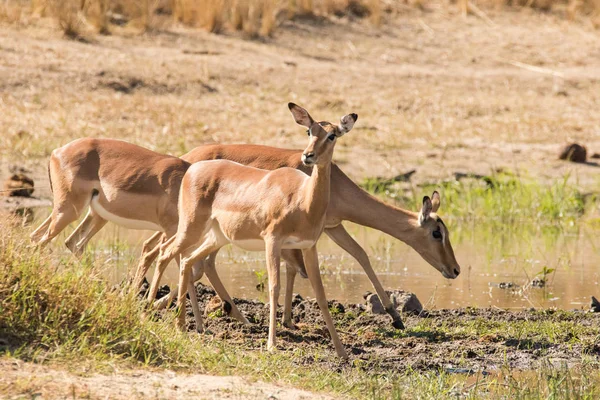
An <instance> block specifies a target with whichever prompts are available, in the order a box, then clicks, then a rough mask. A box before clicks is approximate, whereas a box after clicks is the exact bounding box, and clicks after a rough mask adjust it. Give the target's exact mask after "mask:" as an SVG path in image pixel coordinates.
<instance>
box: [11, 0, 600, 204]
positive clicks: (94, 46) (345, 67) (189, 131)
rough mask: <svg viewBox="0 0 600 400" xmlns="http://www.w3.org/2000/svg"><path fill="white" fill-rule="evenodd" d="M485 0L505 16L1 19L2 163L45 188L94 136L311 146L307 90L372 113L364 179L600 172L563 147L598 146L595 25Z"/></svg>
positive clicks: (316, 105)
mask: <svg viewBox="0 0 600 400" xmlns="http://www.w3.org/2000/svg"><path fill="white" fill-rule="evenodd" d="M399 7H401V6H399ZM486 12H487V13H488V15H489V16H490V18H491V19H492V20H493V21H494V23H495V25H494V26H490V25H489V24H488V23H486V22H485V21H483V20H481V19H479V18H476V17H470V18H468V19H463V18H462V17H461V16H459V15H458V14H457V13H456V12H455V9H454V8H453V7H448V6H446V5H441V4H436V3H428V5H427V6H426V9H425V10H424V11H420V10H417V9H413V8H410V7H408V8H401V9H400V10H399V11H398V14H397V15H395V16H387V21H386V22H385V24H384V25H383V27H382V28H375V27H373V26H371V25H369V24H368V23H367V22H357V21H349V20H347V19H344V18H342V19H336V18H332V19H308V20H307V19H300V20H296V21H289V22H286V23H284V25H283V26H281V27H280V29H278V30H277V31H276V33H275V35H274V37H273V38H270V39H267V40H263V41H248V40H244V39H242V38H240V37H238V36H235V35H213V34H208V33H205V32H202V31H198V30H190V29H184V28H180V27H172V28H169V29H168V30H164V31H157V32H153V33H149V34H145V35H141V36H131V37H124V36H119V35H113V36H96V37H94V38H93V41H92V42H91V43H80V42H75V41H70V40H65V39H64V38H62V36H61V33H60V32H58V31H57V30H56V29H55V28H54V27H53V26H51V25H50V22H49V21H40V22H39V23H37V24H36V25H34V26H26V27H24V26H15V25H4V26H3V25H0V88H1V90H0V108H1V110H2V112H0V125H1V126H2V130H3V132H2V135H1V137H2V139H1V140H0V154H2V165H0V177H5V176H6V175H7V174H8V172H9V168H10V167H11V166H15V165H18V166H20V167H24V168H26V169H27V170H29V171H31V172H30V174H33V175H34V176H35V178H37V179H36V180H37V182H38V184H37V186H38V190H37V192H36V193H37V194H38V195H42V196H48V194H49V193H48V184H47V178H46V172H45V166H46V163H47V159H48V155H49V154H50V152H51V150H52V149H53V148H56V147H58V146H60V145H63V144H65V143H67V142H69V141H71V140H73V139H75V138H79V137H83V136H94V137H114V138H122V139H125V140H128V141H132V142H135V143H137V144H140V145H143V146H147V147H149V148H152V149H155V150H157V151H163V152H170V153H172V154H182V153H184V152H186V151H187V150H190V149H191V148H193V147H195V146H197V145H200V144H202V143H208V142H215V141H216V142H224V143H231V142H238V143H240V142H251V143H261V144H269V145H274V146H280V147H295V148H300V147H302V146H303V145H304V144H305V143H304V142H305V138H304V132H303V130H302V129H301V128H300V127H298V126H296V125H295V124H294V122H293V120H292V118H291V116H290V115H289V112H288V110H287V107H286V103H287V102H288V101H295V102H297V103H299V104H301V105H304V106H305V107H307V108H308V109H309V110H311V111H312V112H313V114H314V116H315V117H316V118H319V119H327V120H335V119H337V118H338V117H339V116H340V115H342V114H345V113H348V112H356V113H358V114H359V122H358V123H357V125H356V126H355V129H354V131H353V132H351V135H348V136H347V137H345V138H344V140H343V141H340V145H339V146H338V149H337V150H336V152H337V153H336V161H337V162H338V163H339V164H340V165H342V168H343V169H344V171H346V172H347V173H348V174H349V175H350V176H351V177H353V178H355V179H357V180H360V179H362V178H363V177H367V176H376V175H382V176H395V175H397V174H398V173H401V172H405V171H406V170H409V169H413V168H416V169H417V173H416V174H415V175H414V176H413V181H414V182H417V183H419V182H431V181H435V180H438V179H447V178H449V177H452V176H453V173H454V172H458V171H460V172H476V173H489V172H490V171H491V170H493V169H496V168H500V167H502V168H506V169H510V170H513V171H514V170H516V171H517V172H519V173H521V174H523V175H526V176H531V177H534V178H538V179H542V180H552V179H556V178H559V177H560V178H562V177H563V176H564V175H565V174H567V173H571V179H572V180H573V181H577V182H578V183H579V184H580V185H582V186H591V185H595V183H596V181H597V179H596V177H597V173H598V171H600V170H599V169H598V168H597V167H598V165H597V164H596V163H595V162H594V160H591V161H592V162H590V163H588V164H583V165H575V164H572V163H567V162H562V161H558V160H557V154H558V151H559V150H560V147H561V146H562V145H563V144H564V143H566V142H568V141H579V142H582V143H583V144H585V145H587V146H588V150H589V153H590V154H592V153H594V152H600V125H599V123H598V121H600V53H599V50H598V49H600V35H599V34H598V31H595V30H593V28H592V27H591V26H588V25H587V24H585V23H575V22H568V21H566V20H565V19H564V18H563V17H562V16H560V15H558V14H556V13H549V14H544V13H535V12H531V11H529V10H523V11H519V12H517V11H502V12H500V11H494V10H486Z"/></svg>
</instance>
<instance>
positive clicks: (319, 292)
mask: <svg viewBox="0 0 600 400" xmlns="http://www.w3.org/2000/svg"><path fill="white" fill-rule="evenodd" d="M302 254H303V255H304V264H305V265H306V272H307V274H308V279H309V280H310V283H311V285H312V287H313V290H314V291H315V296H316V298H317V303H318V304H319V308H320V309H321V312H322V313H323V319H324V320H325V324H326V325H327V329H328V330H329V335H330V336H331V340H332V341H333V345H334V346H335V351H336V352H337V355H338V356H339V357H341V358H344V359H346V358H348V354H347V353H346V349H344V346H343V345H342V342H341V341H340V338H339V337H338V334H337V331H336V330H335V326H334V324H333V319H331V314H330V313H329V306H328V304H327V298H326V297H325V289H324V288H323V282H322V281H321V272H320V271H319V258H318V255H317V248H316V246H313V247H311V248H310V249H306V250H302Z"/></svg>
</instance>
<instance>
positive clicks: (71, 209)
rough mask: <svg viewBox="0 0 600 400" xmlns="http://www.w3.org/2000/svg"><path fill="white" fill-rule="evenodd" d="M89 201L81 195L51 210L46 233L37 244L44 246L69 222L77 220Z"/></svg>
mask: <svg viewBox="0 0 600 400" xmlns="http://www.w3.org/2000/svg"><path fill="white" fill-rule="evenodd" d="M87 203H89V201H86V200H85V199H84V198H83V197H80V198H79V199H78V201H76V202H75V201H72V202H66V201H65V202H63V203H62V204H59V205H58V206H56V204H55V207H54V209H53V210H52V215H51V217H50V218H51V221H50V224H49V225H48V229H47V230H46V233H45V234H44V235H43V236H42V237H41V239H40V240H39V241H38V242H37V244H38V245H39V246H45V245H46V244H48V243H49V242H50V241H51V240H52V239H54V238H55V237H56V236H57V235H58V234H59V233H61V232H62V231H63V229H65V228H66V227H67V226H68V225H69V224H70V223H71V222H74V221H77V219H79V216H80V215H81V213H82V211H83V209H84V208H85V207H86V206H87Z"/></svg>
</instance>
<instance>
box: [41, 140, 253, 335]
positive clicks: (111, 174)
mask: <svg viewBox="0 0 600 400" xmlns="http://www.w3.org/2000/svg"><path fill="white" fill-rule="evenodd" d="M189 166H190V164H189V163H188V162H186V161H184V160H182V159H180V158H177V157H172V156H167V155H162V154H159V153H156V152H153V151H150V150H148V149H145V148H143V147H140V146H136V145H133V144H131V143H127V142H123V141H120V140H112V139H90V138H85V139H79V140H75V141H73V142H71V143H69V144H67V145H65V146H63V147H60V148H58V149H56V150H54V151H53V152H52V154H51V156H50V161H49V163H48V174H49V178H50V186H51V189H52V192H53V197H54V204H53V209H52V214H51V215H50V216H49V217H48V218H47V219H46V220H45V221H44V222H43V223H42V224H41V225H40V226H39V227H38V228H37V229H36V230H35V231H34V232H33V233H32V234H31V239H32V240H33V241H34V242H36V243H37V244H39V245H45V244H47V243H48V242H50V241H51V240H52V239H53V238H54V237H56V235H58V234H59V233H60V232H61V231H62V230H63V229H64V228H65V227H67V225H69V224H70V223H71V222H73V221H76V220H77V219H78V218H79V217H80V216H81V214H82V213H83V212H84V211H85V209H86V208H87V207H88V205H89V211H88V214H87V216H86V218H85V219H84V220H83V221H82V223H81V224H80V225H79V226H78V227H77V229H76V230H75V231H74V232H73V233H72V234H71V236H69V238H67V240H66V244H67V247H68V248H69V249H70V250H71V251H72V252H73V253H74V254H76V255H77V254H80V253H81V252H82V251H83V249H84V247H85V245H86V244H87V242H88V241H89V238H91V237H92V236H93V235H94V234H96V233H97V232H98V231H99V230H100V229H101V228H102V227H103V226H104V225H105V224H106V222H107V221H112V222H114V223H116V224H118V225H120V226H123V227H125V228H130V229H150V230H154V231H160V232H163V233H164V234H165V235H166V236H167V237H170V236H172V235H173V234H175V232H176V231H177V224H178V215H177V198H178V195H179V188H180V186H181V180H182V178H183V176H184V174H185V172H186V171H187V170H188V168H189ZM208 274H210V271H207V275H208ZM211 277H212V276H211ZM211 283H213V285H214V286H215V290H217V293H219V296H220V297H221V298H222V299H224V300H225V301H228V302H229V303H230V304H231V305H232V310H231V313H232V315H233V316H235V317H236V318H237V319H239V320H240V321H242V322H245V323H248V321H247V320H246V318H245V317H244V315H243V314H242V313H240V312H239V310H238V309H237V308H236V307H235V304H234V303H233V302H232V301H231V298H230V297H229V295H228V294H227V292H223V291H221V290H220V288H221V287H222V286H223V285H222V284H221V283H220V281H219V277H218V276H216V274H215V276H214V277H212V281H211ZM217 288H219V290H218V289H217ZM188 289H189V290H190V296H191V294H192V293H193V294H194V295H195V293H196V292H195V290H194V287H193V284H192V283H191V284H190V286H189V287H188ZM194 315H195V317H196V321H199V320H201V317H200V312H199V310H198V309H197V308H194Z"/></svg>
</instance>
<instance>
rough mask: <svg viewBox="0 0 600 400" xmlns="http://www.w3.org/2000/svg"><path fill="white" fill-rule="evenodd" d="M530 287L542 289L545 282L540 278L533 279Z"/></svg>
mask: <svg viewBox="0 0 600 400" xmlns="http://www.w3.org/2000/svg"><path fill="white" fill-rule="evenodd" d="M531 286H533V287H537V288H543V287H544V286H546V281H545V280H543V279H542V278H534V279H533V280H532V281H531Z"/></svg>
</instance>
